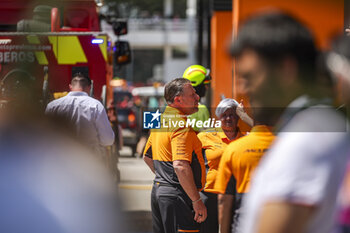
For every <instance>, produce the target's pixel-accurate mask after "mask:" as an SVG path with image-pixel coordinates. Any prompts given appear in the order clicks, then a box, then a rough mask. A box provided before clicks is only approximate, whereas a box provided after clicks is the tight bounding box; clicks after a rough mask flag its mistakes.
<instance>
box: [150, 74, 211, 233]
mask: <svg viewBox="0 0 350 233" xmlns="http://www.w3.org/2000/svg"><path fill="white" fill-rule="evenodd" d="M164 97H165V100H166V101H167V103H168V106H167V107H166V109H165V111H164V113H163V114H162V117H161V128H160V129H152V130H151V134H150V137H149V139H148V141H147V144H146V147H145V151H144V160H145V162H146V164H147V165H148V166H149V167H150V169H151V170H152V171H153V172H154V173H155V175H156V176H155V179H154V185H153V188H152V194H151V207H152V218H153V232H154V233H175V232H188V233H189V232H199V230H200V224H199V223H201V222H203V221H204V220H205V219H206V217H207V210H206V207H205V206H204V204H203V202H202V200H201V198H200V195H199V191H200V190H202V189H203V187H204V183H205V166H204V159H203V155H202V144H201V142H200V141H199V139H198V137H197V135H196V133H195V131H194V130H193V129H192V128H191V127H187V125H186V120H187V118H186V116H187V115H190V114H192V113H194V112H196V111H198V101H199V96H198V95H197V94H196V92H195V90H194V89H193V87H192V86H191V82H190V81H189V80H187V79H184V78H177V79H174V80H173V81H171V82H169V83H168V84H167V85H166V86H165V90H164Z"/></svg>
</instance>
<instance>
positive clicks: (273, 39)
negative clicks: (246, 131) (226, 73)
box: [231, 12, 350, 233]
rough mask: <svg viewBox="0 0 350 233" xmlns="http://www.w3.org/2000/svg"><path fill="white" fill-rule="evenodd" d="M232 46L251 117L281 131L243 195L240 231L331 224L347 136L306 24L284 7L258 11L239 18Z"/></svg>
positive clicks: (306, 232)
mask: <svg viewBox="0 0 350 233" xmlns="http://www.w3.org/2000/svg"><path fill="white" fill-rule="evenodd" d="M231 53H232V55H233V56H234V57H235V58H236V67H237V75H238V77H239V78H241V79H242V81H243V80H244V82H243V83H244V85H242V87H243V88H244V90H242V92H244V93H246V94H248V96H249V99H250V102H251V106H252V108H253V116H254V120H256V121H261V120H264V119H269V120H270V122H269V123H270V125H276V126H277V132H278V135H277V139H276V141H275V142H274V144H273V145H272V147H271V148H270V150H269V151H268V152H267V154H266V155H265V157H264V158H263V159H262V161H261V163H260V164H259V167H258V168H257V170H256V171H255V175H254V177H253V179H252V183H251V189H250V192H249V193H248V195H247V196H246V197H245V200H243V208H242V211H243V213H242V215H241V216H242V218H241V220H242V222H241V225H240V231H239V232H243V233H289V232H290V233H291V232H293V233H313V232H317V233H328V232H330V230H331V228H332V225H333V224H334V212H335V209H336V205H335V203H336V201H335V200H336V197H337V193H338V191H339V187H340V184H341V182H342V179H343V176H344V173H345V168H346V164H347V163H346V162H347V160H348V152H349V150H350V144H349V141H350V138H349V135H348V133H347V132H346V120H345V118H344V116H342V115H341V114H340V113H339V112H337V111H335V109H333V108H332V107H330V106H329V105H328V106H327V101H326V98H324V97H325V96H324V94H325V93H326V92H322V90H324V88H325V87H324V86H323V83H324V82H323V81H325V80H323V79H322V80H321V78H324V77H321V76H319V75H317V69H316V59H317V55H318V54H317V50H316V48H315V45H314V41H313V37H312V35H311V32H310V31H309V30H308V29H307V28H306V27H305V26H303V25H302V24H301V23H299V22H298V21H297V20H296V19H294V18H293V17H291V16H289V15H287V14H284V13H279V12H273V13H264V14H260V15H257V16H255V17H254V18H251V19H250V20H248V21H247V22H246V23H245V24H244V25H242V26H241V28H240V32H239V33H238V37H237V39H235V41H234V44H233V46H232V49H231Z"/></svg>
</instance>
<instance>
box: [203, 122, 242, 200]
mask: <svg viewBox="0 0 350 233" xmlns="http://www.w3.org/2000/svg"><path fill="white" fill-rule="evenodd" d="M241 136H242V134H241V132H240V131H239V130H238V132H237V135H236V137H235V138H234V139H232V140H230V139H229V138H228V137H227V136H226V134H225V133H224V132H223V130H222V129H221V128H219V129H215V130H214V131H213V130H212V129H209V130H206V131H204V132H201V133H199V134H198V138H199V140H200V141H201V142H202V148H203V155H204V156H205V158H206V167H207V178H206V182H205V188H204V190H205V191H206V192H211V193H217V191H215V189H214V185H215V179H216V175H217V171H218V168H219V163H220V159H221V156H222V154H223V152H224V150H225V149H226V147H227V146H228V144H230V143H231V142H233V141H234V140H236V139H238V138H240V137H241Z"/></svg>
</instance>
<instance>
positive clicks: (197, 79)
mask: <svg viewBox="0 0 350 233" xmlns="http://www.w3.org/2000/svg"><path fill="white" fill-rule="evenodd" d="M182 77H184V78H186V79H188V80H190V81H191V84H192V86H193V87H196V86H198V85H200V84H202V83H203V84H209V83H210V80H211V77H210V70H209V69H207V68H205V67H203V66H201V65H192V66H189V67H188V68H187V69H186V70H185V72H184V74H183V75H182Z"/></svg>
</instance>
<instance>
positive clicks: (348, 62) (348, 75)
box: [327, 34, 350, 233]
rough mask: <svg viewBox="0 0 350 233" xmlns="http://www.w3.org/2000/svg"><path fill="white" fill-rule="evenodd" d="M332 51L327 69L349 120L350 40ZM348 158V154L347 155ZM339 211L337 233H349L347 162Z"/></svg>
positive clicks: (344, 39) (349, 176)
mask: <svg viewBox="0 0 350 233" xmlns="http://www.w3.org/2000/svg"><path fill="white" fill-rule="evenodd" d="M332 47H333V48H332V51H331V52H330V53H329V54H328V56H327V67H328V68H329V70H330V71H331V73H332V75H333V78H334V81H335V82H336V87H337V88H336V89H337V93H338V101H339V102H340V104H342V106H343V107H345V110H346V111H347V117H348V118H349V116H350V115H349V106H350V94H349V93H350V38H349V34H348V36H343V37H339V38H337V39H336V40H335V41H334V42H333V46H332ZM349 157H350V153H349ZM339 205H340V211H339V213H338V216H337V218H338V219H337V221H338V225H337V229H336V232H337V233H349V232H350V163H349V161H348V166H347V172H346V178H345V179H344V182H343V185H342V190H341V195H340V198H339Z"/></svg>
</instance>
